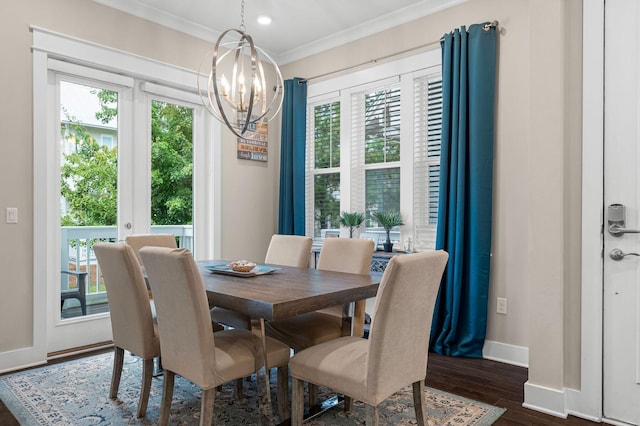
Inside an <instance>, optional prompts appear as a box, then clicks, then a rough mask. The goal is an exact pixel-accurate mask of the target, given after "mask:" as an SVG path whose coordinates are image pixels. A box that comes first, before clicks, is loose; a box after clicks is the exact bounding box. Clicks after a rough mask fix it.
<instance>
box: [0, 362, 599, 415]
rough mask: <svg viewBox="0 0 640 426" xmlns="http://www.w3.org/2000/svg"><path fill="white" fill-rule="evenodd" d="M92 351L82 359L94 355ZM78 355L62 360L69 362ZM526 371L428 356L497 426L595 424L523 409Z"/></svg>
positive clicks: (434, 377) (444, 379)
mask: <svg viewBox="0 0 640 426" xmlns="http://www.w3.org/2000/svg"><path fill="white" fill-rule="evenodd" d="M100 352H104V350H102V351H98V352H92V353H88V354H84V355H83V356H87V355H93V354H95V353H100ZM77 357H78V356H74V357H68V358H61V359H58V360H56V361H53V362H52V363H55V362H63V361H68V360H69V359H72V358H77ZM526 380H527V369H526V368H523V367H516V366H513V365H508V364H503V363H500V362H495V361H490V360H485V359H469V358H452V357H446V356H439V355H435V354H430V355H429V367H428V369H427V385H428V386H431V387H433V388H436V389H440V390H443V391H446V392H450V393H453V394H456V395H460V396H463V397H466V398H471V399H475V400H476V401H481V402H484V403H487V404H491V405H495V406H498V407H502V408H506V409H507V411H506V412H505V413H504V414H503V415H502V416H501V417H500V418H499V419H498V420H497V421H496V422H495V423H494V425H496V426H507V425H509V426H511V425H513V426H518V425H526V426H538V425H540V426H543V425H570V426H576V425H585V426H593V425H594V424H595V423H593V422H590V421H588V420H584V419H580V418H578V417H573V416H569V417H568V418H567V419H560V418H557V417H553V416H549V415H547V414H543V413H539V412H537V411H533V410H529V409H526V408H523V407H522V402H523V400H524V383H525V382H526ZM0 425H2V426H19V424H18V422H17V421H16V419H15V418H14V417H13V415H12V414H11V413H10V412H9V411H8V410H7V408H6V407H5V405H4V404H3V403H2V401H0Z"/></svg>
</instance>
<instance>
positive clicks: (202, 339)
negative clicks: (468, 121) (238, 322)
mask: <svg viewBox="0 0 640 426" xmlns="http://www.w3.org/2000/svg"><path fill="white" fill-rule="evenodd" d="M140 256H141V258H142V260H143V263H144V265H145V268H146V270H147V274H148V276H149V283H150V284H151V289H152V290H153V294H154V295H155V299H156V309H157V313H158V329H159V332H160V340H161V341H162V363H163V368H164V385H163V388H162V404H161V408H160V421H159V424H160V425H166V424H167V422H168V420H169V413H170V408H171V399H172V397H173V384H174V378H175V375H176V374H178V375H180V376H182V377H184V378H185V379H187V380H190V381H191V382H193V383H195V384H196V385H198V386H200V387H201V388H202V390H203V392H202V405H201V411H200V425H210V424H211V420H212V418H213V409H214V401H215V388H216V387H217V386H219V385H221V384H223V383H225V382H228V381H230V380H235V379H238V378H242V377H245V376H250V375H251V374H253V373H255V372H256V371H257V370H259V368H260V366H261V365H262V362H261V360H262V356H261V355H260V354H258V353H256V348H257V347H259V345H260V342H259V340H257V339H259V338H258V337H257V336H254V335H253V334H251V332H250V331H247V330H223V331H218V332H216V333H213V330H212V327H211V321H210V314H209V306H208V303H207V294H206V291H205V288H204V284H203V281H202V277H201V276H200V271H199V270H198V267H197V265H196V263H195V261H194V260H193V257H192V256H191V252H190V251H189V250H187V249H169V248H164V247H144V248H142V249H141V250H140ZM266 348H267V349H266V350H267V360H268V364H267V368H272V367H277V368H278V391H277V395H278V406H279V409H280V417H281V419H286V418H288V417H289V407H288V379H287V378H288V362H289V347H288V346H287V345H285V344H283V343H281V342H278V341H277V340H275V339H271V338H267V341H266Z"/></svg>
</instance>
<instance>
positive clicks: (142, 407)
mask: <svg viewBox="0 0 640 426" xmlns="http://www.w3.org/2000/svg"><path fill="white" fill-rule="evenodd" d="M152 378H153V358H149V359H145V360H144V361H142V386H141V388H140V399H139V400H138V412H137V413H136V415H137V416H138V418H140V417H144V416H145V415H146V414H147V403H148V402H149V392H150V391H151V379H152Z"/></svg>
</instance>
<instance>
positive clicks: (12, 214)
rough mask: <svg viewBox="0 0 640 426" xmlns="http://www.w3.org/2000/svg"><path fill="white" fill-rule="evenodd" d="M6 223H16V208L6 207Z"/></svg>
mask: <svg viewBox="0 0 640 426" xmlns="http://www.w3.org/2000/svg"><path fill="white" fill-rule="evenodd" d="M6 222H7V223H18V208H17V207H7V220H6Z"/></svg>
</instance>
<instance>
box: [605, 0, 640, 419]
mask: <svg viewBox="0 0 640 426" xmlns="http://www.w3.org/2000/svg"><path fill="white" fill-rule="evenodd" d="M605 5H606V6H605V119H604V123H605V124H604V128H605V143H604V146H605V152H604V157H605V185H604V188H605V194H604V200H605V215H604V217H605V229H604V319H603V322H604V336H603V344H604V349H603V381H604V385H603V398H604V401H603V414H604V417H606V418H607V419H611V420H615V421H619V422H625V423H629V424H634V425H639V424H640V403H639V401H640V257H639V256H638V255H637V254H638V253H640V234H638V233H621V234H619V235H618V236H614V235H612V234H611V232H609V227H610V224H611V223H613V222H611V221H618V220H622V219H623V217H624V219H625V223H624V225H623V227H624V228H625V229H629V230H638V229H640V200H639V198H640V182H639V179H640V175H639V173H638V170H640V167H639V165H640V147H639V145H640V134H639V129H638V125H639V123H640V117H639V114H640V107H639V105H638V103H639V100H640V96H639V93H638V89H639V84H638V82H639V79H640V66H639V63H638V62H639V57H640V55H639V50H638V49H640V40H639V36H640V31H639V28H640V15H639V14H640V3H638V2H637V0H607V1H606V3H605ZM610 205H615V206H614V207H611V208H610V207H609V206H610ZM619 225H620V226H622V224H621V223H619ZM614 258H615V259H614Z"/></svg>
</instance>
